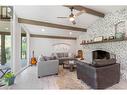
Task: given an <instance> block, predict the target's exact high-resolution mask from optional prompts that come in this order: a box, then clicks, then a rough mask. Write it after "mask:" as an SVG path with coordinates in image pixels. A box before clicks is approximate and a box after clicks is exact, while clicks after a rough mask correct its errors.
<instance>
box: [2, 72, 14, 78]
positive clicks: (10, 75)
mask: <svg viewBox="0 0 127 95" xmlns="http://www.w3.org/2000/svg"><path fill="white" fill-rule="evenodd" d="M12 77H14V74H13V73H12V72H9V73H6V74H5V75H4V78H12Z"/></svg>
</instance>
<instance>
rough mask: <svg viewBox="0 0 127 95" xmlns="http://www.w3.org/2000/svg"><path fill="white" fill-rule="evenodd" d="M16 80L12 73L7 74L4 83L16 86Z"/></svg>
mask: <svg viewBox="0 0 127 95" xmlns="http://www.w3.org/2000/svg"><path fill="white" fill-rule="evenodd" d="M14 80H15V75H14V74H13V73H12V72H9V73H6V74H5V75H4V81H5V83H6V84H7V85H8V86H10V85H12V84H14Z"/></svg>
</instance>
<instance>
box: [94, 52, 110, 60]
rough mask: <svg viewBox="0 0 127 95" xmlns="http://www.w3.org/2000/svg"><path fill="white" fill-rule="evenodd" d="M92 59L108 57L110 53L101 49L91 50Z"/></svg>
mask: <svg viewBox="0 0 127 95" xmlns="http://www.w3.org/2000/svg"><path fill="white" fill-rule="evenodd" d="M92 55H93V60H95V59H110V53H109V52H106V51H103V50H96V51H93V52H92Z"/></svg>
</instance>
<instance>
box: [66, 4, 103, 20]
mask: <svg viewBox="0 0 127 95" xmlns="http://www.w3.org/2000/svg"><path fill="white" fill-rule="evenodd" d="M64 6H65V7H68V8H70V7H74V9H75V10H78V11H83V10H84V12H85V13H88V14H92V15H95V16H99V17H104V16H105V14H104V13H102V12H98V11H96V10H93V9H90V8H87V7H84V6H80V5H64Z"/></svg>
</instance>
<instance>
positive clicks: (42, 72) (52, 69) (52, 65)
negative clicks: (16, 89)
mask: <svg viewBox="0 0 127 95" xmlns="http://www.w3.org/2000/svg"><path fill="white" fill-rule="evenodd" d="M58 69H59V61H58V60H48V61H42V60H40V61H38V78H40V77H43V76H48V75H53V74H58Z"/></svg>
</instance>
